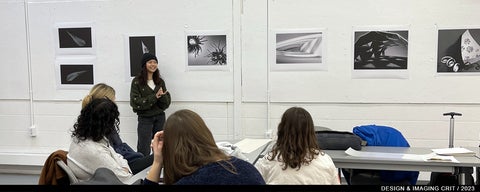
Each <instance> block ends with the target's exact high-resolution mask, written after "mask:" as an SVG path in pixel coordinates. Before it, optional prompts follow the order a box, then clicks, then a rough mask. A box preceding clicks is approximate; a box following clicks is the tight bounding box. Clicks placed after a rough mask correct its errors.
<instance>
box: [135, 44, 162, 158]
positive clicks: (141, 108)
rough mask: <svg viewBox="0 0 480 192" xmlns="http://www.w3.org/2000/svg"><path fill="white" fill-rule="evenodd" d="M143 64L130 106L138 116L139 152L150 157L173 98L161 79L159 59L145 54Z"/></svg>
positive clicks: (136, 79) (137, 77)
mask: <svg viewBox="0 0 480 192" xmlns="http://www.w3.org/2000/svg"><path fill="white" fill-rule="evenodd" d="M141 64H142V70H141V71H140V73H139V74H138V75H137V76H136V77H135V78H134V79H133V80H132V85H131V87H130V106H132V109H133V112H135V113H137V115H138V127H137V134H138V142H137V151H138V152H140V153H142V154H143V155H145V156H148V155H149V154H150V143H151V139H152V138H153V136H154V135H155V133H156V132H158V131H161V130H163V124H164V123H165V112H164V111H165V109H167V108H168V107H169V106H170V102H171V98H170V93H169V92H168V91H167V87H166V86H165V81H163V79H162V78H161V77H160V71H159V70H158V60H157V57H156V56H155V55H152V54H150V53H145V54H143V57H142V61H141Z"/></svg>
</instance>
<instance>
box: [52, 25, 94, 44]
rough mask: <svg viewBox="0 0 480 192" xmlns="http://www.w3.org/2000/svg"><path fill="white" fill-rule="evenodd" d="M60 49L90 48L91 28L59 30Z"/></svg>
mask: <svg viewBox="0 0 480 192" xmlns="http://www.w3.org/2000/svg"><path fill="white" fill-rule="evenodd" d="M58 39H59V43H60V44H59V46H60V48H92V28H90V27H82V28H59V29H58Z"/></svg>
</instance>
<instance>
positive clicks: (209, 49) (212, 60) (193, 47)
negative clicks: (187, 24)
mask: <svg viewBox="0 0 480 192" xmlns="http://www.w3.org/2000/svg"><path fill="white" fill-rule="evenodd" d="M226 42H227V36H226V35H193V36H187V45H188V46H187V49H188V59H187V60H188V61H187V62H188V64H187V65H188V66H212V65H227V43H226Z"/></svg>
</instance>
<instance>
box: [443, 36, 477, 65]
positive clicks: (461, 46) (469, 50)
mask: <svg viewBox="0 0 480 192" xmlns="http://www.w3.org/2000/svg"><path fill="white" fill-rule="evenodd" d="M479 42H480V29H447V30H439V31H438V58H437V72H438V73H455V72H480V45H479Z"/></svg>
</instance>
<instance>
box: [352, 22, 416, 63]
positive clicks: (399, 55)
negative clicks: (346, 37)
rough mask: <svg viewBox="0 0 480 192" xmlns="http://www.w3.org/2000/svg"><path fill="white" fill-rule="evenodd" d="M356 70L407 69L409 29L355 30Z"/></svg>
mask: <svg viewBox="0 0 480 192" xmlns="http://www.w3.org/2000/svg"><path fill="white" fill-rule="evenodd" d="M353 58H354V70H365V69H367V70H375V69H407V58H408V31H357V32H355V47H354V57H353Z"/></svg>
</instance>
